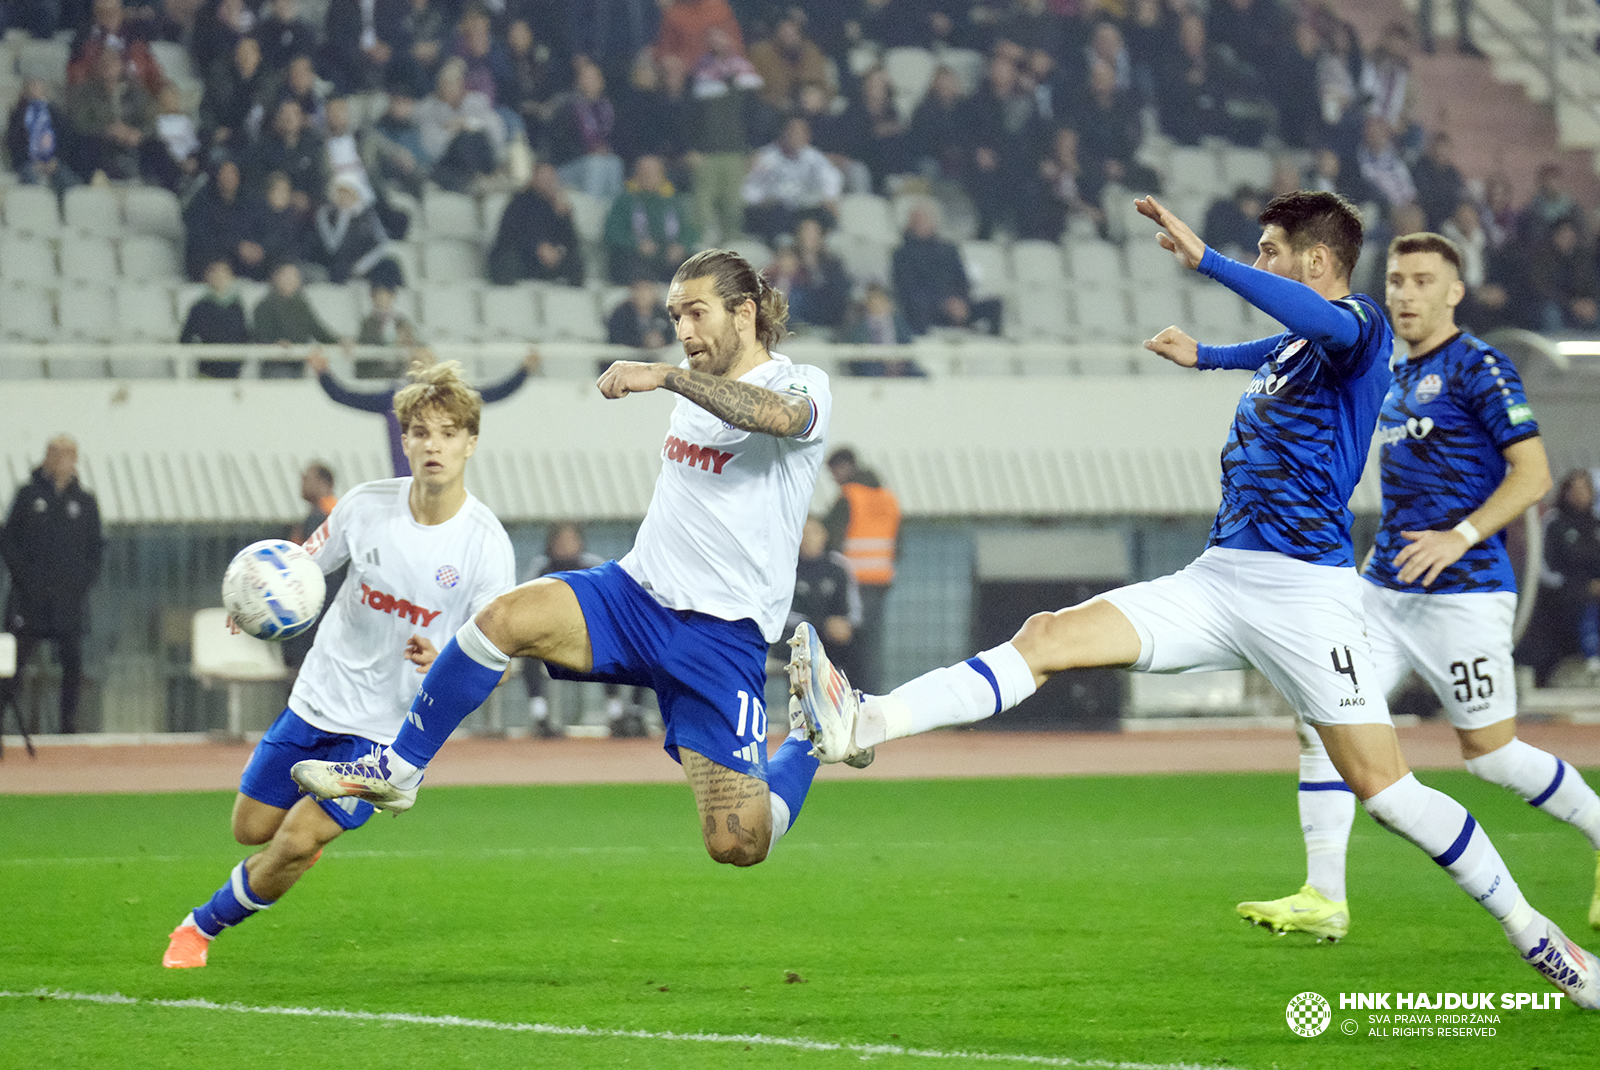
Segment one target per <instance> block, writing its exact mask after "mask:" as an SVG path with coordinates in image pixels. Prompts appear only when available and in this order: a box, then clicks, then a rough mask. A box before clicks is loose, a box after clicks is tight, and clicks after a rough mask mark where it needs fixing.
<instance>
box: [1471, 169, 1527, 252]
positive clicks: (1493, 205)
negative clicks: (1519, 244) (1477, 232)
mask: <svg viewBox="0 0 1600 1070" xmlns="http://www.w3.org/2000/svg"><path fill="white" fill-rule="evenodd" d="M1478 217H1479V219H1480V220H1481V221H1482V222H1483V231H1484V233H1485V234H1487V235H1488V237H1489V248H1491V249H1502V248H1505V247H1506V246H1508V245H1513V244H1515V242H1514V241H1513V239H1515V238H1516V237H1517V234H1518V231H1519V230H1520V229H1521V225H1522V223H1523V219H1522V218H1521V216H1520V214H1519V213H1518V212H1517V208H1516V205H1515V203H1514V202H1513V193H1512V189H1511V179H1510V178H1508V177H1507V176H1506V175H1505V174H1504V173H1503V172H1496V173H1495V174H1492V175H1490V176H1489V177H1488V178H1487V179H1485V180H1484V183H1483V203H1482V204H1481V205H1479V210H1478Z"/></svg>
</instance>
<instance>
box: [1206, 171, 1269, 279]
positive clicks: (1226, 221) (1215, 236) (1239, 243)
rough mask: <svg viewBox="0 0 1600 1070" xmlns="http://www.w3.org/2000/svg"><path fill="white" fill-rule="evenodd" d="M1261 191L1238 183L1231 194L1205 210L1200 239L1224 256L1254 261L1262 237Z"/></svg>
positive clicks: (1245, 261) (1247, 261) (1248, 262)
mask: <svg viewBox="0 0 1600 1070" xmlns="http://www.w3.org/2000/svg"><path fill="white" fill-rule="evenodd" d="M1261 208H1262V200H1261V192H1260V191H1259V190H1257V189H1254V188H1253V187H1251V186H1249V185H1248V184H1247V185H1241V186H1239V187H1238V188H1237V189H1235V190H1234V191H1233V196H1232V197H1223V198H1220V199H1218V200H1216V201H1214V202H1212V205H1211V207H1210V208H1208V209H1206V221H1205V225H1204V226H1203V227H1202V228H1201V238H1202V239H1203V240H1204V241H1205V243H1206V244H1207V245H1209V246H1210V247H1211V248H1213V249H1215V250H1216V251H1217V252H1219V253H1221V254H1222V255H1224V256H1231V257H1232V258H1233V259H1235V260H1239V261H1243V262H1244V263H1246V264H1251V263H1254V262H1255V259H1256V242H1258V241H1259V240H1260V239H1261V223H1260V219H1259V217H1260V215H1261Z"/></svg>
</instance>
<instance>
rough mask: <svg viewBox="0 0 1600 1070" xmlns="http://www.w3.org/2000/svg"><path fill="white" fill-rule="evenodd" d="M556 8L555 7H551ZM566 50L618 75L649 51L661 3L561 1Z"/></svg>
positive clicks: (647, 0)
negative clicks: (632, 59)
mask: <svg viewBox="0 0 1600 1070" xmlns="http://www.w3.org/2000/svg"><path fill="white" fill-rule="evenodd" d="M552 6H555V5H552ZM560 6H562V7H564V8H566V21H567V48H568V51H569V52H570V54H571V55H574V56H587V57H589V58H590V59H592V60H594V61H595V62H596V63H598V64H600V67H601V69H602V70H604V71H606V72H607V73H608V74H613V75H617V76H620V75H621V73H622V71H623V70H624V68H625V67H626V65H627V64H628V62H629V61H630V59H631V58H632V57H634V56H637V55H638V54H639V52H640V51H642V50H644V49H646V48H649V47H650V46H651V43H652V42H654V41H655V39H656V37H657V35H658V34H659V33H660V31H661V10H660V9H661V8H662V7H664V6H666V5H665V4H663V3H661V2H660V0H562V3H561V5H560Z"/></svg>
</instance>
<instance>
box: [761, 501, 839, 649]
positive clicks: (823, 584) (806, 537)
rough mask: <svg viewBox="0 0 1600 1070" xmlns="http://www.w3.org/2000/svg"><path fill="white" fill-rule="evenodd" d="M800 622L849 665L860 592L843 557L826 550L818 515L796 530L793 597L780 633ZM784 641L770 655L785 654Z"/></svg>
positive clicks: (824, 531) (824, 529)
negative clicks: (798, 530)
mask: <svg viewBox="0 0 1600 1070" xmlns="http://www.w3.org/2000/svg"><path fill="white" fill-rule="evenodd" d="M801 622H805V623H807V624H810V625H811V626H812V627H813V628H815V629H816V630H817V633H818V634H819V635H821V636H822V638H823V639H824V640H826V641H827V644H828V649H829V650H831V651H836V652H837V653H836V659H837V660H838V661H840V662H841V663H842V664H847V665H848V664H852V660H851V658H850V653H851V651H850V641H851V640H852V639H853V638H855V630H856V626H857V625H859V624H860V623H861V594H860V590H859V588H858V587H857V585H856V580H855V577H854V576H852V575H851V574H850V563H849V561H848V560H847V559H846V558H845V556H844V555H843V554H841V553H839V552H837V551H830V550H829V549H828V528H827V526H826V525H825V524H823V522H822V519H821V518H820V517H815V516H812V517H807V518H806V522H805V526H804V527H802V528H801V531H800V553H799V558H798V560H797V561H796V563H795V577H794V597H793V598H792V600H791V601H790V603H789V619H788V621H787V622H786V623H785V624H784V626H783V628H784V634H785V635H790V634H793V632H794V630H795V628H797V627H799V626H800V624H801ZM789 654H790V650H789V647H788V644H787V642H786V641H783V640H780V641H778V642H777V643H774V644H773V646H772V656H773V657H774V658H777V659H779V660H780V661H781V660H786V659H787V658H788V657H789Z"/></svg>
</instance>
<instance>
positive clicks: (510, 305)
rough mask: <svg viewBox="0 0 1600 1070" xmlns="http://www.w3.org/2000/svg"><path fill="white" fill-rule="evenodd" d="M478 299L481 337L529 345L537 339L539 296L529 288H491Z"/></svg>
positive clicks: (538, 333)
mask: <svg viewBox="0 0 1600 1070" xmlns="http://www.w3.org/2000/svg"><path fill="white" fill-rule="evenodd" d="M479 296H480V298H481V300H482V303H483V332H484V337H485V338H491V339H495V340H496V341H512V342H531V341H533V340H534V339H536V338H538V337H539V335H540V333H541V331H540V316H539V295H538V292H537V291H536V290H535V289H534V288H533V287H531V286H491V287H489V288H488V289H486V290H484V291H483V293H482V294H480V295H479Z"/></svg>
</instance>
